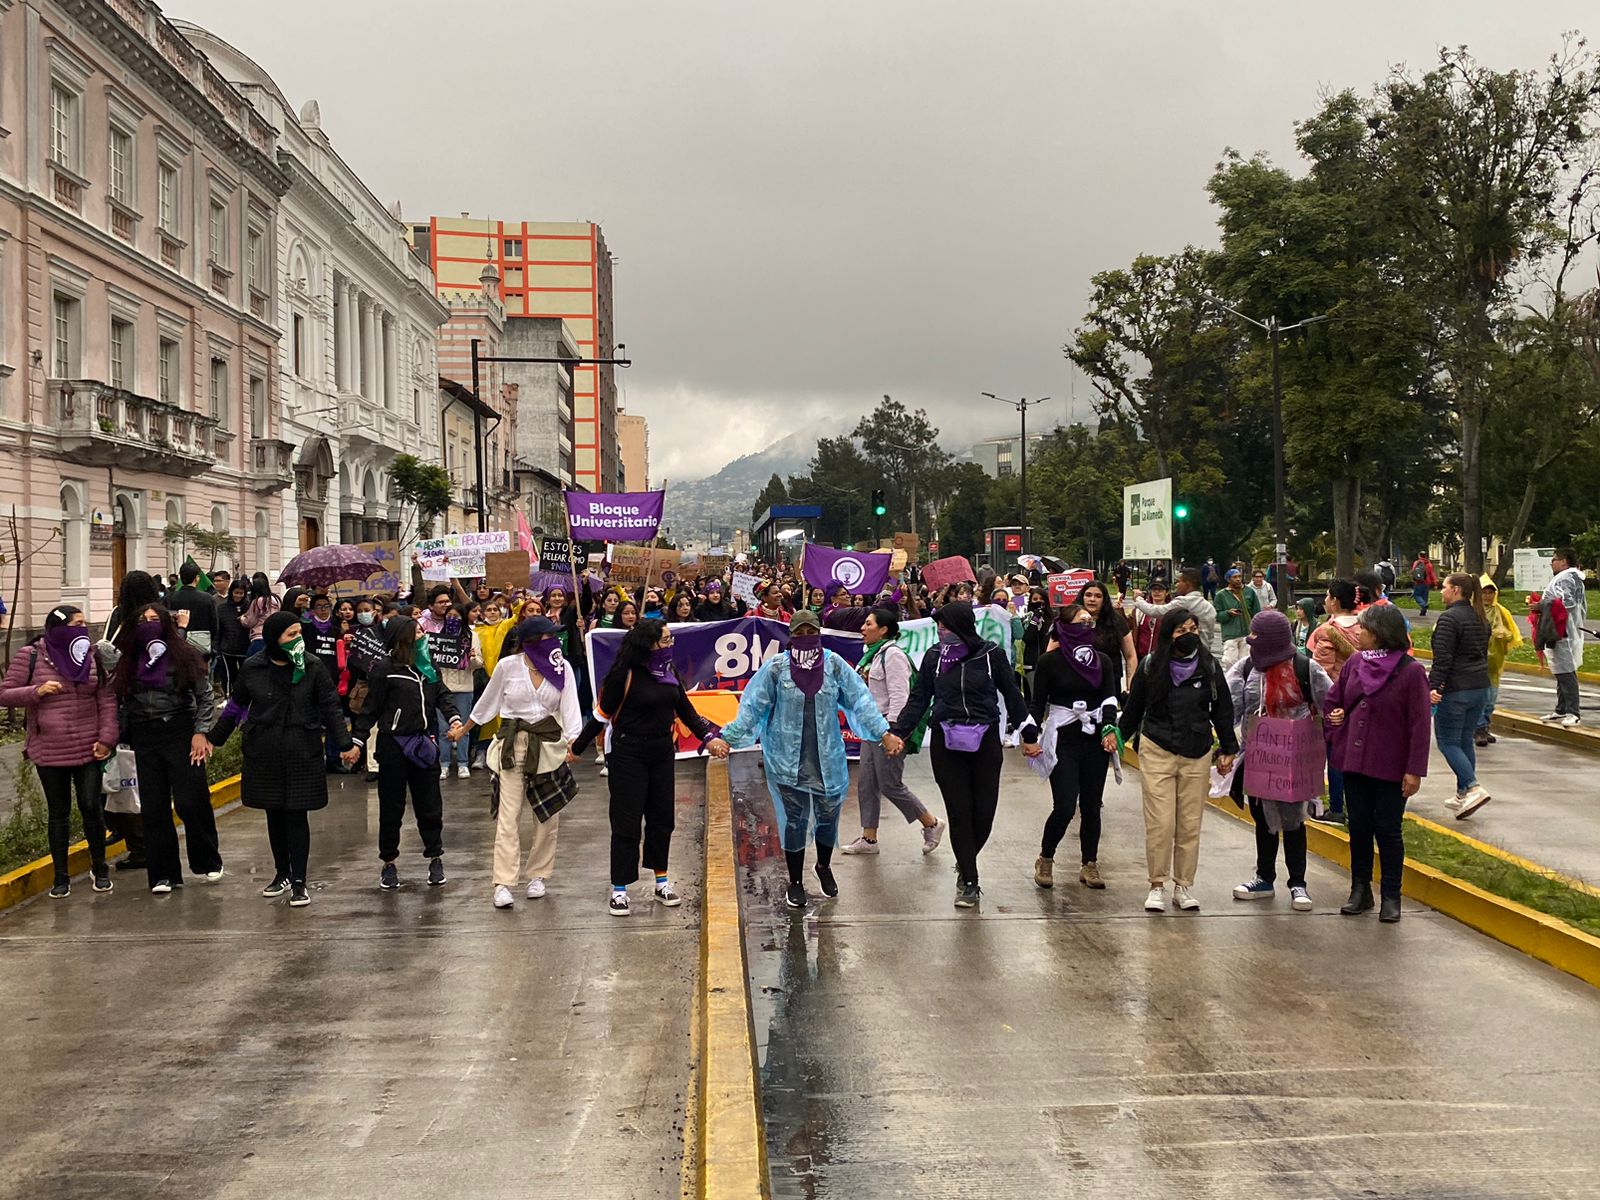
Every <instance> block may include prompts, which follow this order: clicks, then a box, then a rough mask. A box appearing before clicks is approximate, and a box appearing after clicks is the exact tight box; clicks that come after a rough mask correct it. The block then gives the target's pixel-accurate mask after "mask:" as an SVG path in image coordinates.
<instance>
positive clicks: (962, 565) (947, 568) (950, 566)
mask: <svg viewBox="0 0 1600 1200" xmlns="http://www.w3.org/2000/svg"><path fill="white" fill-rule="evenodd" d="M977 581H978V576H977V575H976V574H975V573H974V572H973V570H972V564H971V563H969V562H968V561H967V560H966V559H964V558H962V557H960V556H959V555H955V556H952V557H950V558H938V559H935V560H934V561H933V562H931V563H929V564H928V565H927V566H925V567H923V568H922V582H923V583H925V584H927V585H928V589H929V590H930V591H935V592H936V591H938V590H939V589H940V588H943V587H949V586H950V585H951V584H952V583H976V582H977Z"/></svg>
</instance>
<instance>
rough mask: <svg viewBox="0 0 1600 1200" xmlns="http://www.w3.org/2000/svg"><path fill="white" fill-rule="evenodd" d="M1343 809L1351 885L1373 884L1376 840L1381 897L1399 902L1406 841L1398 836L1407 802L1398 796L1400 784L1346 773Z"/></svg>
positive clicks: (1393, 780)
mask: <svg viewBox="0 0 1600 1200" xmlns="http://www.w3.org/2000/svg"><path fill="white" fill-rule="evenodd" d="M1344 808H1345V814H1346V819H1347V820H1348V821H1349V823H1350V824H1349V826H1348V828H1349V830H1350V882H1351V883H1367V884H1370V883H1371V882H1372V843H1373V841H1374V839H1376V841H1377V843H1378V863H1379V865H1380V866H1382V867H1383V894H1384V895H1385V896H1394V897H1396V898H1398V897H1399V895H1400V879H1401V876H1402V874H1403V873H1404V871H1405V863H1406V841H1405V837H1404V835H1403V834H1402V833H1401V832H1400V830H1401V827H1402V823H1403V821H1404V820H1405V815H1406V798H1405V797H1404V796H1402V795H1401V794H1400V781H1399V780H1397V779H1374V778H1373V777H1372V776H1370V775H1358V774H1356V773H1355V772H1354V771H1346V772H1345V776H1344Z"/></svg>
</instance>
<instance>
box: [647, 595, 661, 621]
mask: <svg viewBox="0 0 1600 1200" xmlns="http://www.w3.org/2000/svg"><path fill="white" fill-rule="evenodd" d="M644 617H645V619H646V620H650V621H664V620H666V613H665V612H664V611H663V610H662V608H661V593H660V592H658V591H656V590H655V588H649V589H647V590H646V591H645V593H644Z"/></svg>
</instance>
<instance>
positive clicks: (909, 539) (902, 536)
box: [894, 533, 922, 554]
mask: <svg viewBox="0 0 1600 1200" xmlns="http://www.w3.org/2000/svg"><path fill="white" fill-rule="evenodd" d="M921 544H922V539H921V538H919V537H918V536H917V535H916V534H914V533H897V534H895V535H894V548H895V549H896V550H904V551H905V552H906V553H907V554H915V553H916V552H917V547H918V546H920V545H921Z"/></svg>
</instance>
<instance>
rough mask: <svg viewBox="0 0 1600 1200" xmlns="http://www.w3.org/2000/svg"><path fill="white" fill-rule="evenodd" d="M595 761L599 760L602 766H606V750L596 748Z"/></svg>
mask: <svg viewBox="0 0 1600 1200" xmlns="http://www.w3.org/2000/svg"><path fill="white" fill-rule="evenodd" d="M594 761H595V762H597V763H598V764H599V765H600V766H602V767H603V766H605V765H606V752H605V751H604V750H596V751H595V752H594Z"/></svg>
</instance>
